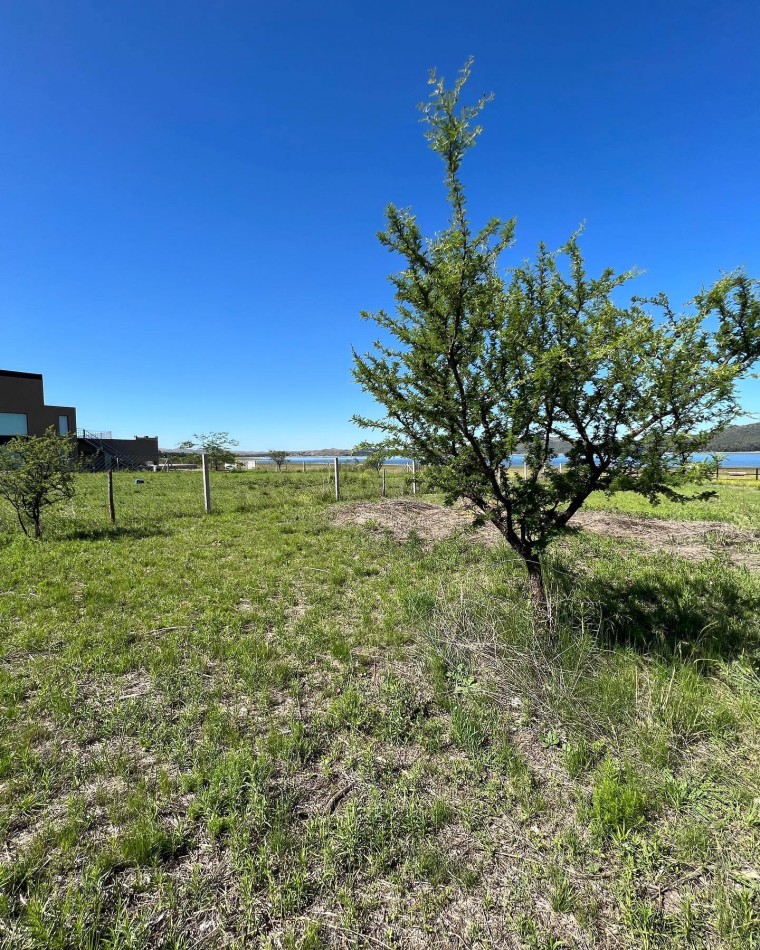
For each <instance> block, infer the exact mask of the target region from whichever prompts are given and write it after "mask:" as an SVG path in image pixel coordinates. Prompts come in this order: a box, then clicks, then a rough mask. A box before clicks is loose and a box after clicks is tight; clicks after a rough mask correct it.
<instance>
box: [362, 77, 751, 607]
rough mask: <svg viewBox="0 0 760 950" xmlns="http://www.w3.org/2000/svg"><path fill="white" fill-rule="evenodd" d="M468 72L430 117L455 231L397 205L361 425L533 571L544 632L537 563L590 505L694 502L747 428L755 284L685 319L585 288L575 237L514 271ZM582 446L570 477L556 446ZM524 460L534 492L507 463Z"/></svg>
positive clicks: (714, 293) (699, 300) (730, 290)
mask: <svg viewBox="0 0 760 950" xmlns="http://www.w3.org/2000/svg"><path fill="white" fill-rule="evenodd" d="M468 75H469V64H468V65H467V66H466V67H465V69H464V70H463V71H462V73H461V74H460V76H459V78H458V81H457V82H456V84H455V85H454V87H453V88H452V89H447V88H446V86H445V85H444V82H443V80H440V79H438V78H436V77H435V75H433V76H432V77H431V83H432V86H433V90H432V94H431V97H430V101H429V102H428V103H427V104H425V105H423V106H422V109H423V112H424V117H425V120H426V124H427V131H426V136H427V139H428V141H429V143H430V146H431V147H432V149H433V151H434V152H436V153H437V154H438V155H439V156H440V157H441V158H442V160H443V163H444V166H445V173H446V174H445V181H446V187H447V193H448V202H449V206H450V217H449V221H448V224H447V226H446V227H445V229H444V230H442V231H440V232H438V233H436V234H435V235H434V236H433V237H425V236H423V234H422V233H421V231H420V229H419V227H418V225H417V222H416V220H415V218H414V216H413V215H412V213H411V212H409V211H406V210H401V209H399V208H396V207H394V206H393V205H390V206H389V208H388V210H387V229H386V230H385V231H384V232H383V233H381V234H380V240H381V242H382V243H383V244H384V245H385V246H386V247H388V248H389V249H390V250H392V251H395V252H397V253H399V254H400V255H402V257H403V258H404V259H405V261H406V266H405V268H404V269H403V270H402V271H400V272H399V273H398V274H396V275H394V276H392V277H391V281H392V283H393V284H394V286H395V290H396V300H397V309H396V313H395V314H389V313H386V312H385V311H381V312H379V313H377V314H374V315H370V314H364V316H365V317H368V316H371V317H372V319H374V320H375V321H376V323H377V324H379V326H380V327H382V328H383V330H385V331H387V333H386V335H385V339H386V340H387V339H388V338H392V340H393V342H390V343H389V342H378V343H376V344H375V350H374V352H373V353H372V354H366V355H364V356H360V355H358V354H356V353H354V375H355V377H356V379H357V380H358V382H359V383H360V384H361V385H362V387H363V388H364V389H365V390H366V391H368V392H369V393H371V394H372V396H374V398H375V399H376V400H377V402H378V403H380V404H381V405H382V406H383V407H384V409H385V411H386V415H385V417H384V418H382V419H367V418H363V417H357V418H356V421H357V422H358V423H359V424H360V425H363V426H365V427H368V428H373V429H379V430H381V431H383V432H384V433H385V434H386V436H387V437H388V438H389V439H390V440H395V441H396V443H397V444H398V445H402V444H403V445H405V446H406V449H407V451H408V452H410V453H413V454H414V456H415V457H417V458H418V459H420V460H421V461H422V462H423V463H424V464H426V465H427V466H428V476H429V479H430V481H431V483H432V485H433V486H434V487H436V488H438V489H440V490H442V491H443V492H444V493H445V495H446V497H447V499H448V500H449V501H450V502H453V501H454V500H457V499H462V498H463V499H465V500H467V501H468V502H469V503H470V504H471V505H472V506H473V507H474V508H475V509H476V510H477V512H478V513H479V516H480V517H481V518H482V519H484V520H488V521H491V522H492V523H493V524H494V525H495V526H496V527H497V528H498V529H499V531H500V532H501V533H502V534H503V535H504V537H505V538H506V540H507V541H508V543H509V544H510V545H511V546H512V548H513V549H514V551H515V552H516V553H517V554H518V555H519V556H520V557H521V558H522V559H523V560H524V563H525V566H526V568H527V572H528V578H529V582H530V590H531V596H532V598H533V602H534V605H535V607H536V610H537V616H538V617H539V618H541V617H542V616H545V611H546V593H545V588H544V583H543V578H542V573H541V564H540V553H541V551H542V549H543V548H544V547H545V545H546V543H547V541H548V540H549V539H550V538H551V537H552V536H553V535H554V534H556V533H557V532H558V531H560V530H561V529H563V528H564V527H565V526H566V525H567V524H568V522H569V521H570V519H571V518H572V517H573V515H574V514H575V513H576V512H577V511H578V509H579V508H580V507H581V506H582V505H583V503H584V501H585V500H586V499H587V498H588V496H589V495H590V494H591V492H593V491H596V490H604V491H608V492H615V491H620V490H629V491H635V492H638V493H640V494H642V495H644V496H645V497H647V498H648V499H650V501H652V502H655V501H656V500H657V499H658V498H659V497H661V496H667V497H680V493H679V492H678V491H677V489H678V487H679V486H680V485H683V484H684V483H685V482H686V481H688V480H690V479H693V478H694V476H695V474H698V472H696V473H695V466H693V465H692V464H691V463H690V456H691V454H692V453H694V452H697V451H699V450H701V449H703V448H704V447H705V446H706V445H707V442H708V441H709V439H710V436H711V435H712V434H714V432H715V431H717V430H718V429H720V428H722V427H723V426H725V425H726V424H727V423H728V422H729V421H730V420H731V419H732V418H733V417H734V416H735V415H736V413H737V411H738V406H737V403H736V398H735V383H736V381H737V379H738V378H739V377H740V376H742V375H743V374H746V372H747V371H748V369H749V368H750V367H751V365H752V364H753V363H754V362H755V361H756V360H757V359H758V357H760V299H759V295H758V285H757V282H755V281H753V280H750V279H749V278H748V277H747V276H746V275H745V274H743V273H741V272H737V273H734V274H731V275H729V276H725V277H723V278H722V279H721V280H719V281H718V282H717V283H716V284H715V285H714V286H713V287H712V288H711V289H710V290H708V291H703V292H701V293H699V294H698V295H697V296H696V297H695V298H694V301H693V302H692V304H691V306H690V308H689V311H688V312H687V313H676V312H674V311H673V310H672V309H671V307H670V305H669V303H668V301H667V299H666V298H665V297H664V296H658V297H657V298H655V299H652V300H640V299H637V298H633V299H632V300H631V301H630V302H628V303H623V302H622V301H621V300H620V288H621V287H622V285H623V284H624V283H625V282H627V281H628V280H629V279H630V278H631V277H632V276H633V274H631V273H625V274H615V273H613V271H612V270H606V271H604V272H603V273H601V274H600V275H599V276H597V277H591V276H589V275H588V274H587V273H586V269H585V267H584V262H583V258H582V256H581V252H580V250H579V247H578V243H577V240H576V238H575V237H573V238H571V240H569V241H568V242H567V244H566V245H565V246H564V247H563V248H561V249H560V250H559V251H556V252H551V251H549V250H547V249H546V248H545V247H544V246H540V247H539V248H538V252H537V255H536V259H535V261H534V262H533V263H524V264H521V265H520V266H517V267H515V268H513V269H511V270H510V271H509V272H506V271H505V270H504V269H503V267H502V265H501V258H502V254H503V252H504V251H505V250H506V249H507V248H508V247H509V245H510V244H511V241H512V237H513V232H514V222H513V221H511V220H510V221H502V220H499V219H496V218H493V219H491V220H490V221H488V222H487V223H486V224H485V225H484V226H483V227H482V228H481V229H480V230H475V229H474V228H473V226H472V225H471V223H470V220H469V218H468V214H467V205H466V201H465V193H464V188H463V185H462V179H461V177H460V166H461V164H462V159H463V158H464V156H465V153H466V152H467V151H468V149H470V148H472V146H473V145H474V144H475V142H476V140H477V138H478V136H479V134H480V131H481V129H480V128H479V127H478V126H477V125H475V124H474V122H475V120H476V118H477V116H478V114H479V113H480V111H481V109H482V108H483V106H484V105H485V103H486V101H487V98H483V99H481V100H480V101H479V102H478V103H477V104H475V105H472V106H461V105H460V97H461V93H462V89H463V86H464V83H465V81H466V79H467V77H468ZM560 440H562V441H564V442H566V443H567V444H568V445H569V448H566V450H565V452H566V455H567V457H568V463H567V464H566V465H564V466H563V469H562V471H561V472H560V471H559V469H558V467H557V466H553V465H552V464H551V462H552V459H553V458H555V454H556V453H555V447H556V445H557V443H558V442H559V441H560ZM518 451H521V452H524V454H525V456H526V461H527V472H528V474H527V477H526V478H521V477H513V475H514V473H510V471H509V469H510V457H511V456H512V455H513V454H515V453H516V452H518Z"/></svg>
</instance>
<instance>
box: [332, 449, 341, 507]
mask: <svg viewBox="0 0 760 950" xmlns="http://www.w3.org/2000/svg"><path fill="white" fill-rule="evenodd" d="M333 468H334V469H335V500H336V501H340V460H339V459H338V457H337V456H336V457H335V458H334V459H333Z"/></svg>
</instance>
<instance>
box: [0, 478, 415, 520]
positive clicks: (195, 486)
mask: <svg viewBox="0 0 760 950" xmlns="http://www.w3.org/2000/svg"><path fill="white" fill-rule="evenodd" d="M109 482H110V485H109ZM208 485H209V495H210V499H209V500H210V511H211V514H212V515H228V514H241V515H242V514H245V513H248V514H255V513H256V512H257V511H259V512H263V511H264V510H265V509H266V508H271V507H272V504H273V502H276V501H283V500H285V501H287V503H288V504H292V505H296V506H299V505H300V506H302V507H304V508H306V507H310V506H311V507H313V504H314V503H315V502H316V503H318V504H322V503H331V502H335V500H336V488H335V471H334V466H332V465H330V466H327V465H319V466H317V465H314V466H308V467H307V470H306V471H305V472H304V471H302V470H301V469H300V467H299V468H298V469H295V468H294V467H293V466H291V469H290V470H289V471H285V470H284V469H283V471H280V472H278V471H277V470H276V467H275V466H271V467H257V468H256V469H254V470H248V471H244V470H240V471H224V470H220V471H213V470H212V471H210V472H209V481H208ZM425 490H426V486H425V482H424V473H422V472H419V471H417V472H415V473H413V472H412V471H411V470H410V469H409V468H408V467H407V466H405V465H393V466H386V467H385V471H382V470H381V471H375V470H374V469H367V468H365V467H362V466H355V465H350V466H349V465H346V466H340V467H339V496H340V500H341V501H347V502H351V501H362V500H381V499H382V498H388V499H394V498H403V497H413V496H414V495H415V494H416V493H420V494H421V493H422V492H423V491H425ZM111 492H112V493H113V508H114V514H115V527H114V525H112V523H111V518H110V510H109V509H110V503H111ZM204 507H205V506H204V484H203V472H202V469H201V468H194V469H180V470H169V471H166V470H159V471H156V472H152V471H145V472H140V471H138V472H136V471H112V472H111V473H110V479H109V473H107V472H84V473H80V474H78V475H77V477H76V491H75V493H74V495H73V497H72V498H70V499H67V500H66V501H64V502H61V503H59V504H57V505H56V506H54V507H51V508H49V509H47V510H46V511H45V512H44V514H43V523H44V530H45V534H46V536H49V537H55V536H57V537H59V538H61V537H93V538H97V537H99V536H107V535H108V534H110V533H112V532H113V531H119V532H121V533H133V534H135V535H142V534H145V535H148V534H160V533H162V532H163V531H168V530H169V522H171V521H172V520H173V519H176V518H189V517H197V516H203V515H204ZM18 531H19V527H18V521H17V519H16V515H15V512H14V511H13V509H12V508H11V506H10V505H8V504H6V503H1V504H0V532H2V533H3V534H14V533H17V532H18Z"/></svg>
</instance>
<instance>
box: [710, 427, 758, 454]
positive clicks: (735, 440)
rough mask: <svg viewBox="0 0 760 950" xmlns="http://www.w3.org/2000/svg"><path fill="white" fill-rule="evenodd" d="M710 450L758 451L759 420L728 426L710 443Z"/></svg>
mask: <svg viewBox="0 0 760 950" xmlns="http://www.w3.org/2000/svg"><path fill="white" fill-rule="evenodd" d="M709 448H710V451H711V452H760V422H752V423H750V424H749V425H746V426H729V427H728V428H727V429H725V430H724V431H723V432H721V433H720V435H716V436H715V438H714V439H713V440H712V442H711V443H710V446H709Z"/></svg>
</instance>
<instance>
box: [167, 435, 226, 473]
mask: <svg viewBox="0 0 760 950" xmlns="http://www.w3.org/2000/svg"><path fill="white" fill-rule="evenodd" d="M238 444H239V443H238V441H237V439H232V438H230V434H229V432H200V433H199V432H196V433H194V434H193V437H192V439H188V440H187V441H185V442H181V443H180V444H179V445H178V446H177V448H180V449H186V450H187V451H192V450H193V449H195V450H196V452H200V453H204V452H205V454H206V455H208V460H209V464H210V465H211V467H212V468H213V469H215V470H216V471H218V470H219V469H220V468H221V467H222V466H223V465H224V464H225V463H232V462H234V461H235V456H234V454H233V452H232V449H233V448H234V447H235V446H236V445H238Z"/></svg>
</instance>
